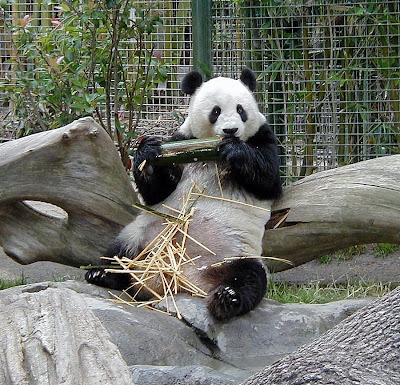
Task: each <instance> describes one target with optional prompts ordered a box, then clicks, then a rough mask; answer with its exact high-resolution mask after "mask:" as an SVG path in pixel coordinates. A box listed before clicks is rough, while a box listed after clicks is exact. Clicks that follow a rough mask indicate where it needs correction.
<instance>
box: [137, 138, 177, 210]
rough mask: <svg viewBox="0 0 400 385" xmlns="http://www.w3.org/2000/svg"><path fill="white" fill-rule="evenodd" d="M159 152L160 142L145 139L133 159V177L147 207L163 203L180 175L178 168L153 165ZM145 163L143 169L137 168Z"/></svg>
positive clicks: (153, 139)
mask: <svg viewBox="0 0 400 385" xmlns="http://www.w3.org/2000/svg"><path fill="white" fill-rule="evenodd" d="M160 152H161V142H160V141H159V140H158V139H155V138H145V139H144V140H142V141H141V143H140V144H139V147H138V149H137V151H136V153H135V156H134V158H133V166H132V171H133V176H134V178H135V182H136V185H137V187H138V189H139V191H140V194H141V195H142V197H143V199H144V200H145V202H146V204H147V205H154V204H156V203H159V202H161V201H163V200H164V199H165V198H166V197H167V196H169V195H170V194H171V193H172V192H173V191H174V190H175V188H176V185H177V184H178V182H179V180H180V179H181V175H182V167H180V166H170V167H166V166H157V165H154V161H155V159H156V156H157V155H158V154H160ZM143 161H146V165H145V167H144V168H143V169H142V170H140V169H139V166H140V165H141V164H142V162H143Z"/></svg>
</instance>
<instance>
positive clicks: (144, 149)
mask: <svg viewBox="0 0 400 385" xmlns="http://www.w3.org/2000/svg"><path fill="white" fill-rule="evenodd" d="M160 153H161V141H160V140H159V139H157V138H154V137H148V138H144V139H142V141H141V142H140V144H139V147H138V149H137V151H136V153H135V156H134V159H133V171H134V172H136V173H138V174H142V173H143V172H144V173H146V174H149V175H151V174H152V173H153V172H154V170H153V166H152V164H153V163H154V161H155V159H156V157H157V155H159V154H160ZM143 166H144V168H143Z"/></svg>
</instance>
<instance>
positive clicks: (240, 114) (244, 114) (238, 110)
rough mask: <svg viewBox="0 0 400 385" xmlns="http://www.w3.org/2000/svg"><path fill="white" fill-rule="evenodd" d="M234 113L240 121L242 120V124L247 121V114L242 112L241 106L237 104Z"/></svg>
mask: <svg viewBox="0 0 400 385" xmlns="http://www.w3.org/2000/svg"><path fill="white" fill-rule="evenodd" d="M236 111H237V113H238V114H239V116H240V119H242V122H243V123H244V122H245V121H246V120H247V113H246V111H245V110H244V108H243V107H242V105H241V104H238V105H237V106H236Z"/></svg>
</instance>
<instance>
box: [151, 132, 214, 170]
mask: <svg viewBox="0 0 400 385" xmlns="http://www.w3.org/2000/svg"><path fill="white" fill-rule="evenodd" d="M220 142H221V138H218V137H211V138H200V139H190V140H182V141H178V142H168V143H164V144H163V145H161V154H160V155H158V156H157V158H156V162H155V164H156V165H159V166H170V165H172V164H182V163H196V162H206V161H215V160H217V159H218V156H219V155H218V144H219V143H220Z"/></svg>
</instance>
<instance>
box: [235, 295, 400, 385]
mask: <svg viewBox="0 0 400 385" xmlns="http://www.w3.org/2000/svg"><path fill="white" fill-rule="evenodd" d="M399 346H400V289H396V290H394V291H392V292H391V293H389V294H387V295H386V296H385V297H382V298H380V299H378V300H376V301H374V302H373V303H371V304H370V305H367V306H366V307H364V308H362V309H361V310H359V311H358V312H356V313H355V314H354V315H352V316H350V317H348V318H346V319H345V320H344V321H342V322H340V323H339V324H338V325H336V326H335V327H333V328H332V329H330V330H329V331H328V332H326V333H325V334H323V335H322V336H321V337H319V338H318V339H317V340H315V341H313V342H311V343H310V344H308V345H305V346H303V347H302V348H300V349H299V350H297V351H295V352H294V353H291V354H289V355H288V356H286V357H285V358H283V359H281V360H279V361H277V362H275V363H274V364H273V365H271V366H269V367H267V368H265V369H264V370H263V371H261V372H259V373H257V374H255V375H253V376H252V377H250V378H249V379H248V380H246V381H245V382H243V383H242V385H267V384H274V385H293V384H296V385H308V384H313V385H325V384H342V385H356V384H363V385H380V384H385V385H396V384H400V365H399V362H400V349H399Z"/></svg>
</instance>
